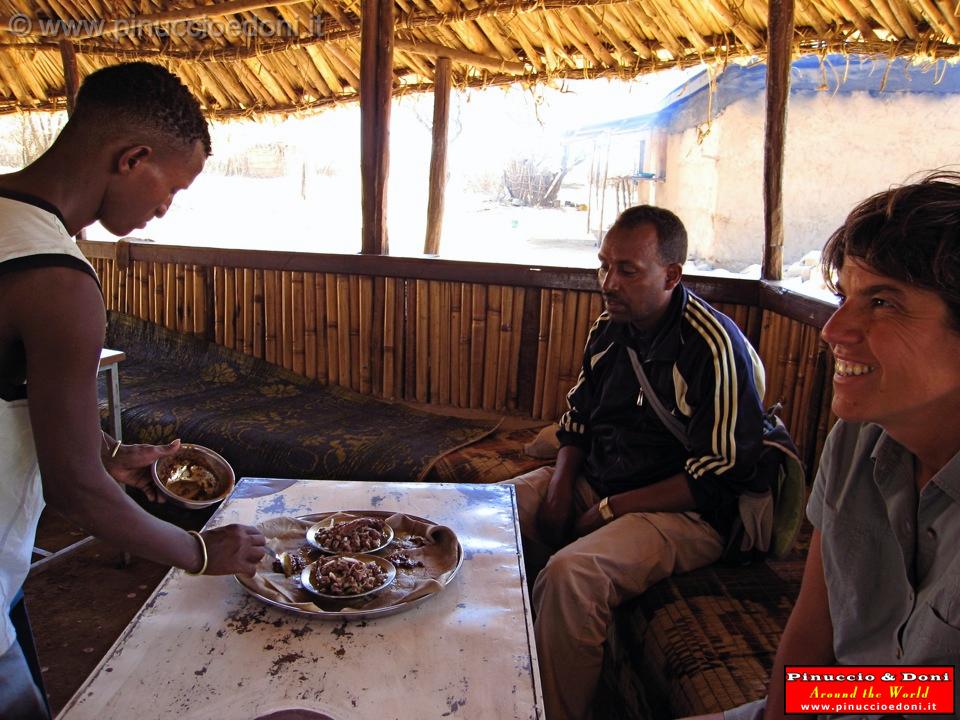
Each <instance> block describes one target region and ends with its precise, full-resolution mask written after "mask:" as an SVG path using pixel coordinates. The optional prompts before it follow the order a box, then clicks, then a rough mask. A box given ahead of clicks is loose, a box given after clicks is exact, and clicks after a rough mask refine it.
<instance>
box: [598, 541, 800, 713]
mask: <svg viewBox="0 0 960 720" xmlns="http://www.w3.org/2000/svg"><path fill="white" fill-rule="evenodd" d="M809 535H810V526H809V523H807V524H805V527H804V529H803V531H802V535H801V538H800V540H799V541H798V545H797V547H796V548H795V549H794V551H793V552H792V553H791V555H790V556H789V557H788V558H786V559H784V560H778V561H769V562H765V563H756V564H753V565H749V566H747V567H728V566H723V565H714V566H711V567H707V568H703V569H701V570H697V571H695V572H692V573H687V574H685V575H675V576H673V577H671V578H668V579H666V580H663V581H662V582H660V583H657V584H656V585H654V586H653V587H652V588H650V590H648V591H647V592H646V593H645V594H644V595H642V596H641V597H640V598H638V599H637V600H635V601H633V602H631V603H628V604H626V605H624V606H622V607H621V608H618V609H617V611H616V622H615V624H614V628H613V629H612V631H611V633H610V636H609V637H608V648H607V654H606V657H605V660H604V677H603V683H604V686H605V688H606V694H607V695H608V696H612V697H615V698H616V701H615V702H610V703H608V705H605V706H604V707H603V708H600V709H595V715H597V716H598V717H607V718H610V719H611V720H613V719H614V718H616V719H624V720H626V719H629V720H639V719H641V718H642V719H644V720H658V719H659V718H676V717H686V716H688V715H700V714H705V713H712V712H719V711H721V710H725V709H729V708H732V707H736V706H737V705H741V704H743V703H745V702H748V701H750V700H756V699H757V698H760V697H763V696H764V695H765V694H766V689H767V682H768V679H769V673H770V668H771V667H772V666H773V659H774V655H775V654H776V650H777V645H778V643H779V641H780V635H781V634H782V633H783V628H784V627H785V626H786V623H787V618H789V616H790V611H791V610H792V608H793V604H794V601H795V600H796V597H797V593H798V592H799V590H800V578H801V575H802V572H803V562H804V559H803V558H804V556H805V552H806V546H807V544H808V543H809ZM603 695H604V693H601V696H603Z"/></svg>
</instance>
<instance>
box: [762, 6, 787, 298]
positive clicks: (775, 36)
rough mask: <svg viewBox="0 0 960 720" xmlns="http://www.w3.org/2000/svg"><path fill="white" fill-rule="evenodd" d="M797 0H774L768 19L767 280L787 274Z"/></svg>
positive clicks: (764, 205)
mask: <svg viewBox="0 0 960 720" xmlns="http://www.w3.org/2000/svg"><path fill="white" fill-rule="evenodd" d="M793 11H794V0H770V10H769V16H768V22H767V121H766V125H765V126H764V139H763V221H764V222H763V224H764V234H763V235H764V237H763V240H764V242H763V266H762V271H761V276H762V277H763V279H764V280H780V279H781V278H782V277H783V155H784V153H783V150H784V145H785V140H786V135H787V100H788V99H789V97H790V60H791V57H792V50H793Z"/></svg>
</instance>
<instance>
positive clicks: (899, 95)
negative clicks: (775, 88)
mask: <svg viewBox="0 0 960 720" xmlns="http://www.w3.org/2000/svg"><path fill="white" fill-rule="evenodd" d="M765 77H766V67H765V66H764V65H754V66H752V67H746V68H745V67H739V66H731V67H730V68H728V69H727V70H726V71H724V72H723V73H721V74H719V75H718V76H717V77H716V82H715V83H714V91H713V96H712V98H711V97H710V92H709V87H710V86H709V83H708V77H707V74H706V73H703V74H702V75H701V76H698V77H697V78H695V79H694V80H692V81H690V82H688V83H687V84H686V85H685V86H684V87H681V88H679V89H678V90H677V91H675V92H674V93H673V94H672V96H671V98H669V99H668V101H669V100H672V102H670V103H669V104H668V105H667V107H665V108H664V109H663V110H661V111H659V112H657V113H652V114H649V115H644V116H639V117H635V118H628V119H626V120H622V121H618V122H615V123H605V124H602V125H594V126H590V127H589V128H582V129H581V130H579V131H577V132H576V133H575V134H573V137H574V138H575V139H577V140H579V141H581V142H585V141H590V142H594V143H595V144H596V145H597V147H598V148H600V150H599V152H598V154H599V155H600V156H602V157H600V159H599V160H598V161H597V162H596V163H595V165H601V166H602V165H604V162H606V176H607V183H608V187H607V192H606V193H605V195H604V205H605V209H604V222H603V225H604V226H605V227H609V225H610V223H611V222H612V221H613V219H614V217H615V216H616V212H617V202H616V198H615V194H614V193H615V188H613V187H610V184H611V182H616V180H613V181H612V180H611V178H613V179H616V178H619V177H620V176H621V175H624V176H629V175H630V174H631V173H632V174H633V176H634V185H635V193H634V195H633V198H632V202H648V201H649V200H650V199H651V198H652V199H653V201H654V202H655V204H657V205H660V206H662V207H666V208H669V209H671V210H673V211H674V212H676V213H677V214H678V215H679V216H680V217H681V219H683V221H684V223H685V224H686V226H687V228H688V231H689V234H690V256H691V257H692V258H698V259H702V260H705V261H707V262H709V263H711V264H714V265H716V266H720V267H725V268H727V269H730V270H734V271H739V270H742V269H743V268H744V267H745V266H748V265H751V264H754V263H758V262H759V261H760V256H761V248H762V245H763V192H762V183H763V126H764V100H765V98H764V83H765ZM711 108H712V110H711ZM711 112H712V119H710V113H711ZM605 143H609V147H610V151H609V160H607V158H606V157H605V156H604V154H605V152H606V144H605ZM638 150H639V151H640V152H642V161H641V160H640V157H641V156H638V155H637V153H638ZM641 162H642V167H641ZM785 163H786V164H785V169H784V263H785V264H789V263H792V262H795V261H797V260H799V259H800V258H801V257H802V256H803V255H804V254H805V253H807V252H808V251H810V250H813V249H819V248H820V247H821V246H822V245H823V243H824V241H825V240H826V239H827V237H828V236H829V235H830V233H831V232H832V231H833V230H834V229H836V228H837V227H838V226H839V225H840V223H841V222H842V221H843V219H844V217H845V215H846V213H847V212H849V210H850V209H851V208H852V207H853V206H854V205H855V204H856V203H857V202H859V201H860V200H862V199H863V198H865V197H867V196H868V195H870V194H872V193H875V192H879V191H881V190H885V189H887V188H888V187H889V186H890V185H893V184H898V183H902V182H904V181H906V180H907V179H908V178H910V177H911V176H915V175H916V174H917V173H923V172H925V171H927V170H931V169H934V168H937V167H942V166H945V165H951V164H953V165H958V164H960V69H958V68H956V67H954V66H949V67H947V66H946V65H945V64H944V63H943V62H940V63H938V64H937V65H936V66H928V67H920V66H915V65H914V66H910V65H906V64H905V63H904V61H903V60H896V61H894V62H890V61H888V60H887V59H886V58H882V59H878V60H872V59H861V58H853V57H851V58H850V62H849V64H847V61H846V59H845V58H842V57H839V56H828V58H827V60H826V61H824V63H823V64H821V62H820V60H819V58H816V57H806V58H802V59H801V60H798V61H797V62H795V63H794V66H793V70H792V74H791V95H790V104H789V108H788V111H787V143H786V158H785ZM631 168H632V169H631ZM638 171H644V172H645V173H646V174H647V175H651V176H653V178H654V179H652V180H643V179H638ZM601 177H602V176H601ZM598 182H599V183H600V184H602V180H600V179H598ZM594 195H595V196H596V197H597V198H598V199H599V196H598V195H597V194H596V192H595V193H594ZM595 204H596V203H595ZM624 204H625V203H624V202H623V200H622V193H621V202H620V207H623V205H624ZM591 209H592V214H593V215H594V217H595V219H594V220H593V221H592V223H591V225H592V227H595V229H596V230H597V231H598V232H599V231H600V230H601V228H600V227H599V226H597V223H598V221H599V215H600V213H599V212H598V211H597V209H596V208H595V207H594V208H591Z"/></svg>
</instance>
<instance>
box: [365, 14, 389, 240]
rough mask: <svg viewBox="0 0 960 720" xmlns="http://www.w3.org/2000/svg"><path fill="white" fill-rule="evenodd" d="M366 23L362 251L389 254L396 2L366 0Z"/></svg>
mask: <svg viewBox="0 0 960 720" xmlns="http://www.w3.org/2000/svg"><path fill="white" fill-rule="evenodd" d="M362 8H363V9H362V14H361V18H360V20H361V23H360V27H361V29H360V176H361V186H362V187H361V192H362V196H361V199H362V207H363V225H362V229H361V243H360V252H361V253H364V254H366V255H387V254H388V253H389V243H388V240H387V175H388V173H389V166H390V101H391V98H392V96H393V3H392V2H389V3H383V2H380V0H363V6H362Z"/></svg>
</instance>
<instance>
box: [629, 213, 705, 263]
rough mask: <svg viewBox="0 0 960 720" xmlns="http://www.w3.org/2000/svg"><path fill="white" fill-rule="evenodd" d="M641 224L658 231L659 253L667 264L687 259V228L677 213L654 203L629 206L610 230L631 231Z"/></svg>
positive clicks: (662, 260)
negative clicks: (650, 226)
mask: <svg viewBox="0 0 960 720" xmlns="http://www.w3.org/2000/svg"><path fill="white" fill-rule="evenodd" d="M641 225H653V227H654V229H655V230H656V231H657V255H659V256H660V260H661V262H663V263H665V264H670V263H680V264H681V265H682V264H683V263H684V262H685V261H686V259H687V229H686V228H685V227H684V226H683V223H682V222H681V221H680V218H678V217H677V216H676V215H674V214H673V213H672V212H670V211H669V210H666V209H664V208H660V207H655V206H653V205H637V206H635V207H632V208H627V209H626V210H624V211H623V212H622V213H620V217H618V218H617V220H616V222H614V223H613V226H612V227H611V228H610V231H611V232H612V231H613V230H619V231H629V230H634V229H636V228H638V227H640V226H641Z"/></svg>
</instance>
